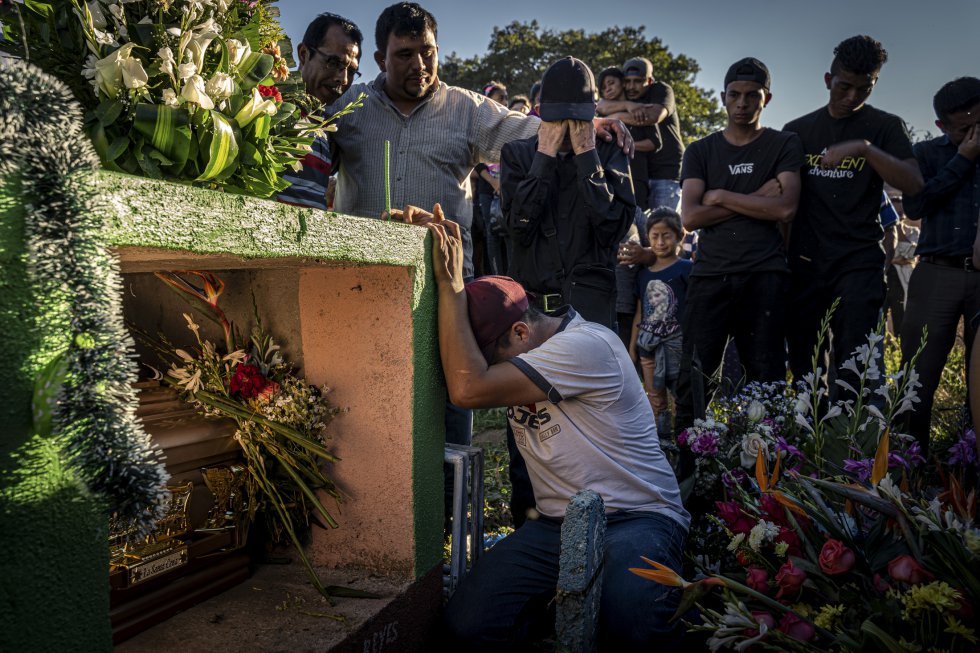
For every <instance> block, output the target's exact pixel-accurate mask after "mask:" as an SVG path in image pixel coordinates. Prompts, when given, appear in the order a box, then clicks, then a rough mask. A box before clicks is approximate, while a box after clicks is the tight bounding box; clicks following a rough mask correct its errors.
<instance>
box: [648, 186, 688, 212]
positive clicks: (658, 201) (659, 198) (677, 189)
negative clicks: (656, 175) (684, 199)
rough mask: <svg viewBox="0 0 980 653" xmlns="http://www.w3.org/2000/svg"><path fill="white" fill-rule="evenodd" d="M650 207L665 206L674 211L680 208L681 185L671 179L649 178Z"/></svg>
mask: <svg viewBox="0 0 980 653" xmlns="http://www.w3.org/2000/svg"><path fill="white" fill-rule="evenodd" d="M649 183H650V208H651V209H656V208H658V207H661V206H666V207H667V208H669V209H674V210H675V211H677V210H679V209H680V203H681V185H680V183H679V182H676V181H674V180H673V179H651V180H650V181H649Z"/></svg>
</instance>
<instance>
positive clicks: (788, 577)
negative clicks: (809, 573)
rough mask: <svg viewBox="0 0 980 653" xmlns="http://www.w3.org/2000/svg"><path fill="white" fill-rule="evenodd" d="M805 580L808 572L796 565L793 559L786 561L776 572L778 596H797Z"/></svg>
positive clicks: (778, 597)
mask: <svg viewBox="0 0 980 653" xmlns="http://www.w3.org/2000/svg"><path fill="white" fill-rule="evenodd" d="M805 580H806V572H805V571H803V570H802V569H800V568H799V567H797V566H795V565H794V564H793V561H792V560H790V561H788V562H786V563H784V564H783V566H782V567H780V568H779V571H778V572H776V585H777V586H778V587H779V591H778V592H776V598H777V599H781V598H787V599H788V598H793V597H795V596H796V595H797V594H799V593H800V590H801V589H802V588H803V581H805Z"/></svg>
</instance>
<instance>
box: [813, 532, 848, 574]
mask: <svg viewBox="0 0 980 653" xmlns="http://www.w3.org/2000/svg"><path fill="white" fill-rule="evenodd" d="M854 561H855V556H854V552H853V551H851V550H850V549H848V548H847V547H846V546H844V543H843V542H841V541H839V540H834V539H828V540H827V541H826V542H824V543H823V548H822V549H820V557H819V559H818V562H819V563H820V568H821V569H822V570H823V572H824V573H825V574H830V575H831V576H833V575H835V574H843V573H846V572H848V571H850V570H851V569H852V568H853V567H854Z"/></svg>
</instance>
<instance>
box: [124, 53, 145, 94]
mask: <svg viewBox="0 0 980 653" xmlns="http://www.w3.org/2000/svg"><path fill="white" fill-rule="evenodd" d="M119 68H120V69H121V70H122V77H123V84H124V85H125V86H126V88H131V89H140V88H143V87H144V86H146V83H147V82H148V81H149V80H150V78H149V77H148V76H147V74H146V71H145V70H143V63H142V62H141V61H140V60H139V59H137V58H136V57H128V58H126V59H123V60H121V61H120V62H119Z"/></svg>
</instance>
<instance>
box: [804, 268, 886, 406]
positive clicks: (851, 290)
mask: <svg viewBox="0 0 980 653" xmlns="http://www.w3.org/2000/svg"><path fill="white" fill-rule="evenodd" d="M838 297H839V298H840V303H839V304H838V306H837V310H836V311H834V316H833V318H832V319H831V321H830V330H831V334H830V337H829V340H830V342H829V343H828V342H825V343H824V347H825V349H826V347H827V346H830V347H831V348H832V352H833V361H834V362H833V365H834V368H835V370H836V372H837V378H839V379H841V380H843V381H847V383H849V384H851V386H853V387H857V385H856V384H857V377H856V376H855V375H854V373H853V372H849V371H847V370H843V369H840V366H841V364H843V363H844V362H845V361H846V360H847V359H848V358H850V357H851V355H852V354H853V353H854V350H855V349H856V348H857V347H859V346H861V345H864V344H867V341H868V334H869V333H871V332H872V331H874V330H875V329H876V328H877V327H878V319H879V318H880V316H881V309H882V306H883V305H884V303H885V273H884V270H883V269H882V268H865V269H862V270H852V271H849V272H843V273H839V274H834V273H833V272H830V271H828V270H825V269H824V270H818V269H817V268H816V266H813V265H812V264H808V263H805V262H802V261H801V262H800V263H799V265H798V266H797V267H795V268H794V269H793V276H792V283H791V286H790V294H789V301H788V302H787V306H788V315H787V322H786V324H787V330H786V341H787V343H788V344H789V365H790V369H792V371H793V379H795V380H797V381H798V380H800V379H802V378H803V375H804V374H807V373H808V372H812V371H813V348H814V346H816V344H817V333H818V332H819V330H820V321H821V320H823V318H824V316H825V315H826V314H827V311H828V310H830V306H831V305H832V304H833V303H834V299H835V298H838ZM824 353H825V352H821V353H820V360H822V359H823V355H824ZM821 365H822V364H821ZM838 387H839V386H837V385H836V384H833V385H832V386H831V394H832V395H833V394H834V393H835V392H836V391H837V389H838ZM840 392H841V393H843V392H844V391H843V390H840ZM832 398H833V397H832ZM841 398H842V399H845V398H847V397H845V396H843V395H841Z"/></svg>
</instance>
